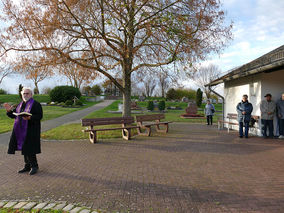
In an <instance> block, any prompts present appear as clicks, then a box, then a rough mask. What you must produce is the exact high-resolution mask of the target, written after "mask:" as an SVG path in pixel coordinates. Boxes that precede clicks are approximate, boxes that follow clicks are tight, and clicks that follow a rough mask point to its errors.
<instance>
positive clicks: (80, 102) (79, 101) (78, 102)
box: [75, 100, 83, 106]
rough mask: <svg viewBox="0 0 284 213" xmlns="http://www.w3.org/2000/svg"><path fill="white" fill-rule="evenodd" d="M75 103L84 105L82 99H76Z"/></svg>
mask: <svg viewBox="0 0 284 213" xmlns="http://www.w3.org/2000/svg"><path fill="white" fill-rule="evenodd" d="M75 105H77V106H83V102H82V101H81V100H76V101H75Z"/></svg>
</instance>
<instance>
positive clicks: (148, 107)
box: [147, 101, 154, 111]
mask: <svg viewBox="0 0 284 213" xmlns="http://www.w3.org/2000/svg"><path fill="white" fill-rule="evenodd" d="M147 109H148V110H150V111H153V109H154V102H153V101H148V104H147Z"/></svg>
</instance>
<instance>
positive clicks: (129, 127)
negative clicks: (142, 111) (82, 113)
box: [82, 126, 139, 132]
mask: <svg viewBox="0 0 284 213" xmlns="http://www.w3.org/2000/svg"><path fill="white" fill-rule="evenodd" d="M134 128H136V129H137V128H139V127H138V126H126V127H114V128H106V129H85V130H82V131H83V132H94V131H108V130H119V129H134Z"/></svg>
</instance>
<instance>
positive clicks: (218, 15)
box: [0, 0, 231, 115]
mask: <svg viewBox="0 0 284 213" xmlns="http://www.w3.org/2000/svg"><path fill="white" fill-rule="evenodd" d="M17 2H20V3H16V4H13V1H11V0H2V3H3V9H2V10H3V11H2V17H1V19H2V21H4V22H5V23H8V24H7V27H6V28H5V29H4V30H3V31H2V33H1V38H0V45H1V48H2V50H1V51H2V55H5V54H9V52H17V54H16V55H17V57H16V58H17V59H19V60H20V59H21V58H22V56H23V55H28V54H29V52H36V54H37V55H38V56H40V57H41V59H44V60H43V61H44V64H45V63H47V64H51V65H52V66H57V65H61V64H66V63H73V64H76V66H78V67H82V68H84V69H86V70H90V71H91V72H94V73H100V74H102V75H103V76H105V77H107V78H108V79H109V80H111V81H112V82H113V83H114V84H115V85H116V86H117V87H118V88H119V90H120V91H121V92H122V94H123V98H124V107H123V108H124V113H123V114H124V115H130V95H131V74H132V73H133V72H136V71H138V70H139V69H141V68H143V67H160V66H166V65H169V64H171V63H172V62H176V63H180V64H182V65H189V66H190V65H191V64H192V63H194V62H195V61H198V60H200V59H204V58H205V57H206V55H207V54H209V53H212V52H217V53H218V52H219V51H220V50H222V48H223V47H224V45H225V44H226V43H227V41H228V39H230V38H231V25H228V26H226V25H225V24H224V18H225V15H224V11H222V9H221V8H220V2H219V0H166V1H164V0H155V1H152V0H22V1H17ZM118 78H121V79H122V80H123V81H122V83H120V82H119V81H117V80H116V79H118Z"/></svg>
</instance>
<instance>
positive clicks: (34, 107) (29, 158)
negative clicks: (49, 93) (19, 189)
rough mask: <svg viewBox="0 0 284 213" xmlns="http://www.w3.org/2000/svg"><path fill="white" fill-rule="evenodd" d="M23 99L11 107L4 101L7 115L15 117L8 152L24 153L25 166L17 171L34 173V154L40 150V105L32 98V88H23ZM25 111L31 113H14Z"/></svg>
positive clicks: (35, 165) (35, 159) (35, 166)
mask: <svg viewBox="0 0 284 213" xmlns="http://www.w3.org/2000/svg"><path fill="white" fill-rule="evenodd" d="M21 94H22V99H23V101H22V102H21V103H20V104H19V105H18V106H17V108H15V109H13V107H12V106H10V105H9V104H7V103H5V104H4V107H5V108H6V111H7V115H8V116H9V117H10V118H13V119H15V123H14V128H13V131H12V135H11V138H10V143H9V149H8V154H15V151H21V152H22V155H24V161H25V167H24V168H23V169H22V170H20V171H19V173H24V172H29V174H30V175H34V174H35V173H37V171H38V163H37V158H36V154H39V153H40V152H41V148H40V129H41V126H40V125H41V124H40V120H41V119H42V107H41V105H40V103H38V102H37V101H35V100H34V99H33V98H32V90H31V89H30V88H25V87H24V88H23V90H22V91H21ZM21 112H26V113H30V114H31V115H25V116H20V115H15V113H21Z"/></svg>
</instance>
